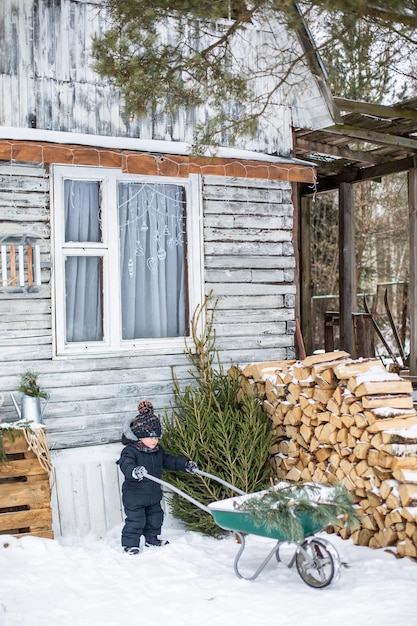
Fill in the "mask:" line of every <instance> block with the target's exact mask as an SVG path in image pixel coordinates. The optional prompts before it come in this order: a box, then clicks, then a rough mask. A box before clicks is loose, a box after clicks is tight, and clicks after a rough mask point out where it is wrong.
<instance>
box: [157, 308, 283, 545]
mask: <svg viewBox="0 0 417 626" xmlns="http://www.w3.org/2000/svg"><path fill="white" fill-rule="evenodd" d="M215 308H216V307H215V306H214V308H213V310H212V312H211V313H210V312H209V310H208V297H206V299H205V301H204V303H203V304H202V305H201V306H200V307H198V308H197V309H196V311H195V313H194V315H193V319H192V323H191V327H192V340H193V343H194V346H189V345H188V343H187V341H186V346H185V355H186V357H187V360H188V362H189V363H190V365H191V369H190V370H189V373H190V375H191V376H192V378H193V382H192V383H190V384H189V385H187V386H186V387H185V388H184V389H181V388H180V385H179V383H178V380H177V378H176V376H175V374H174V373H173V383H174V401H173V402H172V403H171V415H168V414H167V413H165V419H164V433H163V436H162V445H163V446H164V447H165V448H166V449H167V450H169V451H170V452H171V453H172V454H182V455H184V456H186V457H188V458H189V459H192V460H193V461H195V462H196V463H197V465H198V467H199V468H200V469H202V470H203V471H205V472H208V473H210V474H214V475H215V476H218V477H219V478H222V479H223V480H226V481H227V482H229V483H231V484H232V485H235V486H236V487H238V488H240V489H242V490H244V491H246V492H247V493H251V492H254V491H258V490H260V489H263V488H265V487H268V486H269V476H270V469H269V458H270V448H271V442H272V430H271V424H270V421H269V418H268V417H267V416H266V414H265V413H263V411H262V408H261V406H260V403H259V400H258V399H257V398H254V397H245V396H243V395H242V393H241V390H240V381H239V370H238V369H237V368H236V367H234V366H232V367H231V368H230V370H229V372H225V371H224V368H223V366H222V365H221V363H220V359H219V355H218V352H217V350H216V348H215V330H214V328H213V319H214V313H215ZM200 324H201V326H202V331H201V335H198V329H199V327H200ZM237 398H238V399H237ZM165 479H166V480H167V481H168V482H169V483H171V484H172V485H173V486H175V487H177V488H178V489H181V490H182V491H184V492H186V493H187V494H189V495H190V496H192V497H193V498H194V499H195V500H197V501H198V502H201V503H202V504H205V505H207V504H209V503H210V502H213V501H216V500H223V499H225V498H230V497H231V496H234V495H236V494H235V493H234V492H232V491H231V490H229V489H228V488H227V487H224V486H223V485H220V484H218V483H216V482H215V481H213V480H210V479H208V478H205V477H202V476H199V475H197V474H195V475H189V474H183V473H182V472H166V473H165ZM169 500H170V504H171V507H172V512H173V514H174V516H175V517H177V518H178V519H180V520H181V521H182V522H183V523H184V524H185V526H186V527H187V528H188V529H189V530H195V531H199V532H202V533H204V534H206V535H210V536H213V537H219V538H220V537H221V536H223V534H224V532H223V531H222V529H221V528H219V526H217V525H216V524H215V522H214V521H213V518H212V517H211V515H209V514H208V513H206V512H205V511H202V510H201V509H199V508H198V507H197V506H196V505H195V504H192V503H190V502H188V500H185V499H184V498H182V497H181V496H179V495H177V494H173V495H169Z"/></svg>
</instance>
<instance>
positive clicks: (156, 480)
mask: <svg viewBox="0 0 417 626" xmlns="http://www.w3.org/2000/svg"><path fill="white" fill-rule="evenodd" d="M192 473H193V474H200V475H201V476H205V477H206V478H212V479H213V480H215V481H217V482H218V483H221V484H222V485H224V486H225V487H229V489H232V491H235V492H236V493H239V494H241V495H242V496H245V495H246V492H245V491H242V490H241V489H238V488H237V487H235V486H234V485H231V484H230V483H227V482H226V481H225V480H223V479H222V478H219V477H218V476H214V474H208V473H207V472H203V471H202V470H200V469H197V470H194V471H193V472H192ZM144 478H148V479H149V480H153V482H154V483H158V484H159V485H162V486H163V487H166V489H169V491H174V492H175V493H177V494H178V495H180V496H182V497H183V498H185V499H186V500H188V501H189V502H191V503H192V504H195V506H198V508H199V509H201V510H202V511H205V512H206V513H209V514H210V515H211V510H210V509H209V507H208V506H206V505H205V504H201V502H199V501H198V500H196V499H195V498H193V497H192V496H189V495H188V493H185V492H184V491H181V489H178V487H174V485H171V483H167V482H166V481H165V480H162V478H157V477H156V476H153V475H152V474H149V472H147V471H146V470H145V472H144Z"/></svg>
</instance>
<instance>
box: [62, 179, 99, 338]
mask: <svg viewBox="0 0 417 626" xmlns="http://www.w3.org/2000/svg"><path fill="white" fill-rule="evenodd" d="M99 197H100V187H99V183H98V182H96V181H92V182H91V181H78V180H66V181H65V183H64V202H65V207H64V211H65V242H66V243H68V242H86V243H87V242H99V241H101V227H100V213H99V209H100V202H99ZM102 275H103V268H102V259H101V257H99V256H75V255H74V256H73V255H71V256H69V255H68V256H67V257H66V259H65V309H66V341H67V342H75V341H102V339H103V311H102V288H103V285H102V282H103V281H102Z"/></svg>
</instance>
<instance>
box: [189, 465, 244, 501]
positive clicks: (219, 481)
mask: <svg viewBox="0 0 417 626" xmlns="http://www.w3.org/2000/svg"><path fill="white" fill-rule="evenodd" d="M193 474H200V476H205V477H206V478H211V479H212V480H215V481H216V482H218V483H220V484H222V485H224V486H225V487H228V488H229V489H231V490H232V491H235V492H236V493H239V494H240V495H241V496H246V495H247V494H246V491H242V489H238V487H235V486H234V485H231V484H230V483H228V482H226V481H225V480H223V479H222V478H219V477H218V476H215V475H214V474H209V473H208V472H203V470H201V469H195V470H194V471H193Z"/></svg>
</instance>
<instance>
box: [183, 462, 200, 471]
mask: <svg viewBox="0 0 417 626" xmlns="http://www.w3.org/2000/svg"><path fill="white" fill-rule="evenodd" d="M196 470H198V465H197V463H194V461H187V463H186V464H185V471H186V472H189V473H190V474H194V472H195V471H196Z"/></svg>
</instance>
